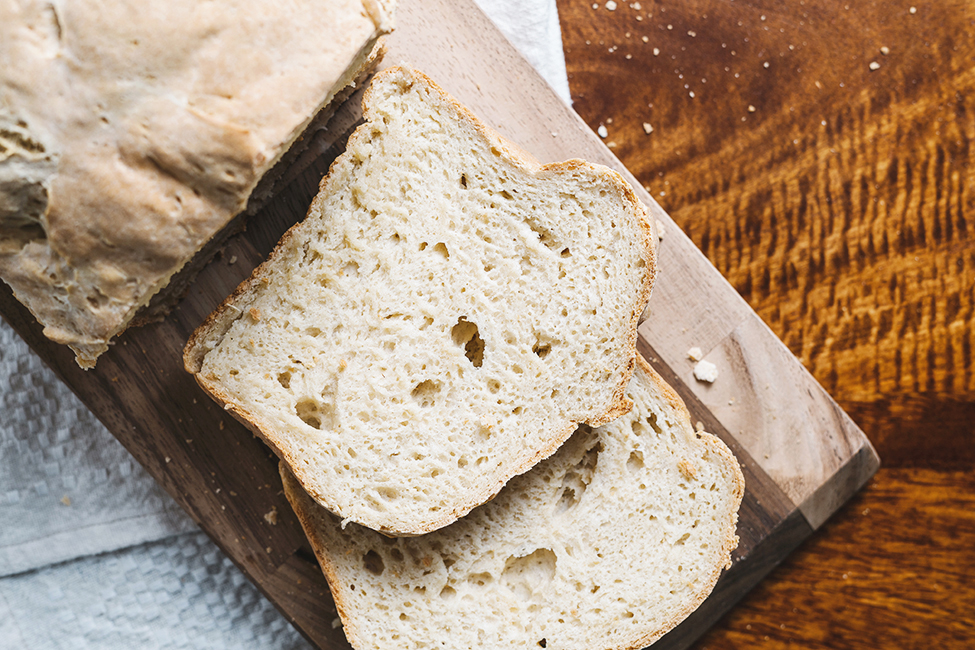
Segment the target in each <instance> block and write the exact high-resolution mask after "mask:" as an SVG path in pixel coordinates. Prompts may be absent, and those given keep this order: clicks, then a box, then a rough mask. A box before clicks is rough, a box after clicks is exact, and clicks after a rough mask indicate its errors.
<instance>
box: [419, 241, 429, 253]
mask: <svg viewBox="0 0 975 650" xmlns="http://www.w3.org/2000/svg"><path fill="white" fill-rule="evenodd" d="M427 246H429V244H427V243H426V242H425V241H421V242H420V247H419V248H420V250H421V251H425V250H426V249H427Z"/></svg>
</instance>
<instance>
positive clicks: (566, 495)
mask: <svg viewBox="0 0 975 650" xmlns="http://www.w3.org/2000/svg"><path fill="white" fill-rule="evenodd" d="M580 434H583V435H590V436H591V435H592V429H591V428H589V427H588V426H586V425H582V426H580V427H579V430H578V431H577V432H576V434H575V435H580ZM600 451H602V444H601V443H597V444H595V445H593V446H592V447H591V448H590V449H589V450H588V451H586V453H585V454H584V455H583V456H582V458H581V459H579V462H578V463H576V464H575V465H574V466H572V467H570V468H569V470H568V471H566V473H565V475H564V476H563V477H562V488H561V489H562V494H561V495H560V496H559V501H558V503H557V504H556V506H555V512H556V514H561V513H564V512H566V511H568V510H571V509H572V508H574V507H576V506H577V505H578V504H579V502H580V501H581V500H582V495H583V494H585V492H586V488H588V487H589V484H590V483H591V482H592V477H593V475H594V474H595V472H596V463H597V462H598V460H599V452H600Z"/></svg>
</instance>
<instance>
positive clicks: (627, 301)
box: [184, 68, 655, 535]
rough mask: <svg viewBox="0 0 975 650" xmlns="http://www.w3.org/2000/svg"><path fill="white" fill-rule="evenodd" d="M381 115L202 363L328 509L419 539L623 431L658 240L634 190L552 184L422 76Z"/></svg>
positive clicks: (233, 304)
mask: <svg viewBox="0 0 975 650" xmlns="http://www.w3.org/2000/svg"><path fill="white" fill-rule="evenodd" d="M363 107H364V115H365V119H366V124H364V125H363V126H361V127H360V128H359V129H357V131H356V132H355V133H354V134H353V136H352V137H351V138H350V139H349V142H348V146H347V150H346V152H345V153H344V154H343V155H342V156H341V157H339V158H338V159H337V160H336V161H335V163H334V164H333V165H332V168H331V170H330V172H329V175H328V177H327V178H326V179H325V180H323V182H322V186H321V192H320V193H319V195H318V197H317V198H316V199H315V201H314V202H313V204H312V206H311V208H310V210H309V214H308V217H307V218H306V219H305V221H304V222H302V223H300V224H298V225H296V226H295V227H294V228H292V229H291V230H290V231H289V232H288V233H287V234H286V235H285V237H284V238H282V240H281V242H280V243H279V244H278V246H277V248H276V249H275V250H274V251H273V252H272V254H271V256H270V258H269V259H268V260H267V261H266V262H265V263H264V264H263V265H261V266H260V267H258V269H256V270H255V272H254V274H253V276H252V277H251V278H250V279H249V280H248V281H246V282H245V283H243V284H242V285H241V286H240V287H239V288H238V290H237V291H236V292H235V294H234V295H233V296H231V297H230V298H228V300H227V301H226V302H225V303H224V304H223V305H222V306H221V307H220V308H219V309H218V310H217V312H215V313H214V314H213V315H211V317H210V318H209V319H208V320H207V321H206V322H205V323H204V325H203V326H201V327H200V328H199V329H198V330H197V331H196V332H195V333H194V335H193V337H192V338H191V339H190V341H189V343H188V344H187V347H186V350H185V353H184V362H185V365H186V368H187V370H189V371H190V372H193V373H195V374H196V378H197V381H198V382H199V383H200V385H201V386H203V387H204V389H205V390H206V391H207V392H208V393H210V395H211V396H213V397H214V398H215V399H216V400H217V401H218V402H219V403H221V404H224V405H225V407H226V408H227V409H228V410H229V411H230V412H231V413H234V414H236V415H237V416H238V417H239V418H240V419H241V420H242V421H244V422H245V423H247V424H248V425H249V426H250V427H252V428H253V430H255V431H256V432H257V433H259V434H260V435H261V436H263V437H264V439H265V440H266V441H267V442H268V444H269V445H271V447H272V448H274V449H275V451H276V452H277V453H278V454H279V456H280V457H281V458H283V459H284V460H285V461H286V462H287V463H288V464H289V466H290V467H291V468H292V469H293V471H294V472H295V474H296V475H297V476H298V479H299V480H300V481H301V482H302V485H304V486H305V489H306V490H308V491H309V492H310V493H311V494H312V495H313V496H314V497H315V498H316V499H317V500H318V501H319V502H320V503H322V504H323V505H325V506H327V507H328V508H330V509H331V510H332V511H334V512H337V513H339V514H340V515H341V516H342V517H343V518H346V519H348V520H351V521H356V522H359V523H362V524H364V525H366V526H369V527H372V528H374V529H377V530H381V531H383V532H386V533H389V534H398V535H415V534H422V533H425V532H428V531H430V530H435V529H437V528H440V527H443V526H445V525H447V524H449V523H451V522H452V521H454V520H456V519H457V518H458V517H460V516H463V515H464V514H465V513H466V512H468V511H469V510H470V509H471V508H473V507H475V506H477V505H478V504H480V503H483V502H484V501H486V500H488V499H490V498H491V497H492V496H493V495H494V494H496V493H497V491H498V490H500V489H501V487H502V486H503V485H504V483H505V482H506V481H507V480H508V479H510V478H511V477H512V476H515V475H517V474H520V473H522V472H524V471H526V470H528V469H529V468H530V467H532V466H533V465H534V464H535V463H537V462H538V461H539V460H541V459H542V458H545V457H546V456H548V455H550V454H551V453H552V452H554V451H555V450H556V449H557V448H558V446H559V445H560V444H561V443H562V442H563V441H564V440H565V439H566V438H567V437H568V436H569V435H570V434H571V433H572V431H574V430H575V428H576V425H577V424H579V423H586V424H589V425H591V426H598V425H600V424H603V423H605V422H608V421H610V420H612V419H614V418H616V417H619V416H620V415H622V414H623V413H625V412H626V410H627V409H628V408H629V402H628V401H627V400H626V399H625V398H624V396H623V391H624V389H625V387H626V384H627V382H628V381H629V378H630V375H631V374H632V372H633V367H634V364H635V358H636V329H637V321H638V318H639V316H640V314H641V313H642V311H643V309H644V307H645V306H646V303H647V300H648V299H649V294H650V289H651V286H652V282H653V277H654V269H655V264H654V252H653V251H654V249H653V239H652V236H651V234H652V233H651V228H650V225H649V223H648V221H647V218H646V213H645V209H644V207H643V206H642V204H640V202H639V201H638V200H637V199H636V197H635V195H634V194H633V191H632V190H631V189H630V187H629V186H628V185H627V184H626V183H625V182H624V181H623V180H622V178H621V177H620V176H619V175H618V174H616V173H615V172H613V171H611V170H609V169H607V168H605V167H601V166H597V165H591V164H589V163H586V162H583V161H579V160H571V161H568V162H565V163H556V164H550V165H539V164H538V163H537V162H536V161H534V160H533V159H531V158H530V157H528V155H527V154H525V153H523V152H521V151H520V150H519V149H517V147H515V146H514V145H512V144H510V143H508V142H506V141H505V140H504V139H503V138H501V137H500V136H499V135H498V134H496V133H495V132H493V131H491V130H490V129H488V128H487V127H485V126H484V125H483V124H482V123H481V122H479V121H478V120H477V118H475V117H474V116H473V115H472V114H471V113H470V112H469V111H468V110H467V109H465V108H464V107H462V106H461V105H459V104H458V103H457V102H456V101H454V100H453V99H452V98H451V97H450V96H449V95H447V94H446V93H445V92H444V91H443V90H441V89H440V88H439V87H437V86H436V85H435V84H434V83H433V82H432V81H430V80H429V79H428V78H427V77H425V76H424V75H422V74H421V73H419V72H417V71H415V70H410V69H407V68H394V69H390V70H386V71H384V72H382V73H379V74H378V75H376V77H375V79H374V81H373V83H372V85H371V86H370V87H369V88H368V89H367V91H366V95H365V99H364V101H363Z"/></svg>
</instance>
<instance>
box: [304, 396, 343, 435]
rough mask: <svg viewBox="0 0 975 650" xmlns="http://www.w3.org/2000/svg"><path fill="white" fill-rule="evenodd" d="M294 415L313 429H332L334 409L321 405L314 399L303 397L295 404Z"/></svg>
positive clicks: (328, 405) (327, 405)
mask: <svg viewBox="0 0 975 650" xmlns="http://www.w3.org/2000/svg"><path fill="white" fill-rule="evenodd" d="M295 414H296V415H297V416H298V417H299V418H301V421H302V422H304V423H305V424H307V425H308V426H310V427H311V428H313V429H319V430H323V429H328V428H334V425H335V422H334V420H335V407H334V406H333V405H332V404H323V403H321V402H319V401H318V400H316V399H313V398H310V397H303V398H302V399H300V400H298V403H297V404H295Z"/></svg>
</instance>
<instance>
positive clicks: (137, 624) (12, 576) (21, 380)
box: [0, 0, 569, 650]
mask: <svg viewBox="0 0 975 650" xmlns="http://www.w3.org/2000/svg"><path fill="white" fill-rule="evenodd" d="M476 2H477V4H478V5H480V7H481V8H482V9H483V10H484V11H485V13H487V14H488V15H489V16H490V17H491V18H492V20H494V22H495V23H496V24H497V25H498V27H499V28H500V29H501V30H502V31H503V32H504V33H505V35H506V36H507V37H508V39H509V40H510V41H511V42H512V43H513V44H514V45H515V46H516V47H517V48H518V49H519V50H520V51H521V52H522V53H523V54H524V55H525V57H526V58H527V59H528V60H529V61H530V62H531V63H532V64H533V65H534V66H535V67H536V69H538V71H539V72H540V73H541V74H542V76H544V77H545V78H546V80H547V81H548V82H549V84H550V85H551V86H552V87H553V88H554V89H555V90H556V91H557V92H558V93H559V94H560V95H561V96H562V97H563V98H564V99H565V100H566V101H567V102H568V101H569V84H568V79H567V77H566V73H565V59H564V56H563V53H562V38H561V32H560V28H559V21H558V14H557V11H556V5H555V0H476ZM187 531H191V532H187ZM194 531H197V529H196V527H195V525H194V524H193V523H192V521H191V520H190V519H189V517H187V516H186V515H185V514H184V513H183V512H182V511H181V510H180V509H179V507H178V506H177V505H176V504H175V502H173V500H172V499H171V498H170V497H169V496H168V495H167V494H165V493H164V492H163V491H162V490H161V489H160V488H159V487H158V486H157V485H156V484H155V482H154V481H153V480H152V479H151V478H150V477H149V476H148V474H146V472H145V471H144V470H143V469H142V468H141V467H140V466H139V465H138V463H136V462H135V461H134V460H133V459H132V457H131V456H130V455H129V454H128V452H126V451H125V449H124V448H123V447H122V446H121V445H120V444H119V443H118V441H116V440H115V438H114V437H113V436H112V435H111V434H110V433H109V432H108V431H107V430H106V429H105V428H104V427H103V426H102V425H101V424H100V423H99V422H98V421H97V420H96V419H95V418H94V416H92V414H91V413H90V412H89V411H88V410H87V409H86V408H85V407H84V406H83V405H82V404H81V403H80V402H79V401H78V399H77V398H76V397H75V396H74V395H73V394H72V393H71V391H69V390H68V389H67V388H66V387H65V386H64V385H63V384H61V383H60V382H59V381H58V380H57V378H56V377H55V376H54V374H53V373H52V372H51V371H50V370H48V369H47V367H46V366H44V364H43V363H42V362H41V361H40V359H39V358H38V357H37V356H36V355H34V354H33V353H32V352H31V351H30V350H29V349H28V348H27V346H26V345H25V344H24V343H23V341H21V340H20V339H19V338H18V337H17V335H16V334H15V333H14V332H13V330H11V329H10V327H9V326H8V325H7V324H6V323H4V322H2V321H0V650H14V649H18V650H19V649H20V648H26V647H29V648H32V649H33V650H45V649H48V648H50V649H55V648H99V649H105V648H167V649H169V648H172V649H176V648H204V647H205V648H222V647H227V648H231V647H233V648H255V649H257V648H268V649H272V648H282V649H283V648H306V647H307V642H306V641H305V640H304V639H303V638H302V637H300V636H299V635H298V634H297V633H296V632H295V631H294V630H293V629H292V628H291V626H290V625H288V624H287V623H286V622H285V619H284V618H283V617H282V616H281V615H280V614H279V613H278V612H277V610H275V609H274V608H273V607H272V606H271V605H270V603H268V602H267V601H266V600H265V599H264V598H263V597H262V596H261V595H260V594H259V592H258V591H257V589H256V588H255V587H254V586H253V585H251V584H250V583H249V582H248V581H247V579H246V578H245V577H244V576H243V574H241V573H240V572H239V571H238V570H237V569H236V568H235V567H234V566H233V565H232V564H231V563H230V561H229V560H227V558H225V557H224V556H223V555H222V554H221V553H220V551H219V550H217V548H216V546H214V545H213V544H212V543H211V542H210V541H209V540H208V539H207V538H206V536H205V535H203V534H202V533H200V532H194ZM96 554H102V555H97V556H96Z"/></svg>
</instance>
